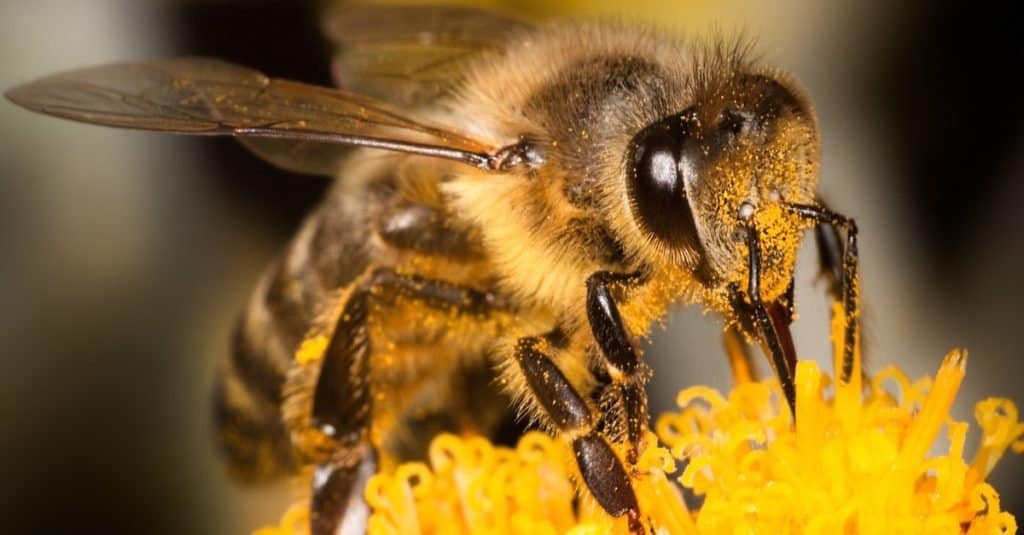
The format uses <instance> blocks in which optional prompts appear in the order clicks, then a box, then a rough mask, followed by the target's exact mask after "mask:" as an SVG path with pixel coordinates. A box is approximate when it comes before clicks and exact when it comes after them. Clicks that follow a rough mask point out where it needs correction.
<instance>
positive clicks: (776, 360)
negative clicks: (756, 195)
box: [733, 225, 796, 416]
mask: <svg viewBox="0 0 1024 535" xmlns="http://www.w3.org/2000/svg"><path fill="white" fill-rule="evenodd" d="M747 248H748V249H749V250H750V254H749V255H748V256H749V258H750V265H749V271H750V275H749V280H748V284H747V298H748V299H749V300H750V309H751V310H750V312H751V314H752V315H753V322H754V326H756V328H757V331H758V332H759V333H760V334H761V341H762V343H763V344H764V347H765V349H766V351H765V352H766V353H767V354H768V356H769V358H770V359H771V363H772V367H773V368H774V369H775V375H776V376H778V378H779V385H780V386H781V387H782V393H783V395H785V396H786V402H787V403H788V404H789V410H790V411H791V413H792V414H793V415H794V416H795V415H796V385H795V384H794V378H795V377H794V376H795V373H796V348H795V346H794V345H793V337H792V335H791V334H790V332H789V321H790V314H789V312H788V308H787V307H786V306H785V305H781V304H779V303H772V304H771V306H770V307H769V306H765V303H764V301H762V300H761V253H760V241H759V240H758V236H757V229H755V228H754V226H753V225H750V226H748V227H747ZM733 293H735V289H734V290H733Z"/></svg>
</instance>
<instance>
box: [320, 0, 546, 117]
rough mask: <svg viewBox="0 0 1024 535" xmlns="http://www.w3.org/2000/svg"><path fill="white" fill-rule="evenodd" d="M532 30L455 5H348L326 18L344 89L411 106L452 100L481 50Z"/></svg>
mask: <svg viewBox="0 0 1024 535" xmlns="http://www.w3.org/2000/svg"><path fill="white" fill-rule="evenodd" d="M529 28H530V25H529V24H527V23H525V22H523V21H519V20H516V19H513V18H509V17H504V16H501V15H497V14H494V13H490V12H486V11H479V10H475V9H471V8H464V7H452V6H343V7H339V8H337V9H334V10H331V11H329V12H328V13H327V15H326V16H325V17H324V19H323V29H324V33H325V34H326V35H327V38H328V39H329V40H330V41H331V42H332V43H334V44H335V45H336V46H337V47H338V51H337V53H336V54H335V58H334V73H335V81H336V82H337V83H338V85H339V86H340V87H345V88H348V89H352V90H353V91H357V92H359V93H364V94H367V95H373V96H375V97H377V98H381V99H384V100H387V101H389V102H393V103H395V104H400V105H406V106H411V105H419V104H423V103H425V102H429V101H431V100H434V99H436V98H438V97H439V96H441V95H443V94H445V93H446V92H448V91H449V90H450V89H451V88H452V87H453V86H454V85H455V84H456V83H457V82H458V81H459V80H460V79H461V77H462V76H463V75H464V73H465V69H466V67H467V66H468V65H469V64H470V62H471V61H472V60H473V59H474V58H476V57H477V56H478V55H480V53H481V52H484V51H496V50H501V49H503V48H504V46H505V44H506V43H507V42H508V39H509V37H510V36H512V35H515V34H517V33H522V32H525V31H527V30H529Z"/></svg>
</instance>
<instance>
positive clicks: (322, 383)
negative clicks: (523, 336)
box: [309, 269, 495, 535]
mask: <svg viewBox="0 0 1024 535" xmlns="http://www.w3.org/2000/svg"><path fill="white" fill-rule="evenodd" d="M399 296H401V297H406V298H410V299H418V300H421V301H422V302H423V303H424V304H425V305H427V306H430V307H433V308H439V309H448V310H453V309H458V310H460V311H462V312H466V313H474V314H483V313H486V312H487V311H488V310H491V308H492V306H494V305H495V298H494V296H493V295H492V294H489V293H486V292H481V291H478V290H475V289H472V288H466V287H462V286H457V285H454V284H450V283H446V282H443V281H437V280H432V279H425V278H422V277H418V276H415V275H399V274H397V273H395V272H394V271H393V270H391V269H376V270H374V271H372V272H370V273H369V274H368V275H367V276H364V277H363V279H362V280H361V282H358V283H356V284H355V286H354V287H353V288H352V290H351V292H350V293H349V295H348V299H347V300H346V301H345V304H344V307H343V308H342V310H341V312H340V314H339V315H338V320H337V323H336V325H335V327H334V332H333V333H332V334H331V337H330V340H329V342H328V343H327V346H326V349H325V352H324V354H323V357H322V361H323V362H322V364H321V366H320V374H319V377H318V379H317V381H316V386H315V388H314V391H313V400H312V401H313V405H312V411H311V414H310V420H309V424H310V425H311V426H312V427H314V428H316V429H318V430H319V431H320V433H322V434H323V435H324V436H326V437H327V439H329V440H328V443H329V444H330V445H331V449H333V451H332V453H331V454H330V455H329V458H328V459H327V460H326V461H324V462H321V463H320V464H319V465H318V466H317V469H316V472H315V475H314V480H313V499H312V501H311V504H310V507H311V510H310V528H311V532H312V534H313V535H327V534H331V535H334V534H336V533H362V532H363V531H364V530H365V520H366V518H367V514H368V509H367V506H366V503H365V501H364V500H363V497H362V490H363V488H364V487H365V485H366V480H367V479H368V478H369V475H372V474H373V472H374V471H375V469H376V452H375V451H374V448H373V446H372V445H371V443H370V440H369V428H370V425H371V423H372V409H373V407H372V398H371V395H370V384H369V372H370V363H369V360H370V359H369V356H370V341H369V333H368V329H367V320H368V319H369V314H370V311H371V309H373V307H372V305H373V304H375V303H374V302H376V301H384V300H387V299H393V298H396V297H399ZM373 310H375V309H373ZM348 526H351V527H348ZM341 528H345V529H350V530H354V531H344V530H342V531H339V529H341Z"/></svg>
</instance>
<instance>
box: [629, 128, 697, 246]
mask: <svg viewBox="0 0 1024 535" xmlns="http://www.w3.org/2000/svg"><path fill="white" fill-rule="evenodd" d="M692 127H693V120H692V114H691V113H687V112H684V113H682V114H679V115H672V116H669V117H666V118H664V119H662V120H660V121H658V122H656V123H653V124H651V125H649V126H648V127H647V128H644V129H643V130H641V131H640V133H639V134H637V135H636V137H634V138H633V141H632V142H631V144H630V150H631V160H630V164H631V165H630V166H629V171H628V172H629V177H628V184H627V192H628V195H629V200H630V204H631V205H632V208H633V216H634V217H635V218H636V219H637V222H638V223H639V224H640V226H641V227H642V228H644V229H645V230H647V231H648V232H650V233H651V234H653V235H654V236H655V237H657V238H658V239H660V240H661V241H662V242H664V243H666V244H667V245H670V246H672V247H688V248H692V249H697V248H698V247H699V240H698V237H697V228H696V225H695V223H694V221H693V212H692V211H691V209H690V202H689V199H688V198H687V196H686V182H687V181H695V180H696V179H697V177H696V176H695V175H696V172H695V169H696V166H695V165H694V163H695V162H693V161H690V160H691V158H692V157H691V156H690V155H691V154H692V153H693V152H694V151H692V150H686V149H687V147H688V146H689V145H692V141H691V139H690V137H691V134H690V131H691V129H692ZM697 152H699V151H697Z"/></svg>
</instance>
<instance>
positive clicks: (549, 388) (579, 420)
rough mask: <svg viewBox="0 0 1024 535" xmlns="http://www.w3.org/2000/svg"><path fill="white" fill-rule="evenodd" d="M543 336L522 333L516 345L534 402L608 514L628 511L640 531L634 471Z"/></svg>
mask: <svg viewBox="0 0 1024 535" xmlns="http://www.w3.org/2000/svg"><path fill="white" fill-rule="evenodd" d="M545 344H546V341H545V340H543V339H541V338H539V337H527V338H521V339H520V340H519V342H518V343H517V344H516V349H515V359H516V362H517V363H518V364H519V369H520V371H522V373H523V376H524V378H525V379H526V384H527V385H528V386H529V391H530V392H529V393H530V394H531V395H532V399H533V401H535V402H536V403H537V405H539V408H540V409H542V411H543V413H544V414H543V416H545V417H546V420H547V421H548V422H549V423H550V426H551V428H552V431H553V432H555V433H556V434H557V435H559V436H560V437H562V438H563V439H565V440H566V441H568V442H569V443H570V445H571V446H572V451H573V454H574V455H575V457H576V464H577V465H578V466H579V469H580V475H581V476H582V478H583V483H584V484H586V486H587V488H588V489H590V493H591V495H593V497H594V499H595V500H597V503H598V504H600V505H601V507H602V508H603V509H604V510H605V511H607V512H608V514H610V515H612V516H615V517H619V516H622V515H628V516H629V522H630V529H631V530H632V531H633V532H634V533H641V532H642V531H643V527H642V525H641V524H640V516H639V507H638V505H637V500H636V494H635V493H634V492H633V486H632V484H631V483H630V479H629V474H628V472H626V469H625V468H624V467H623V466H622V463H621V462H620V461H619V458H618V456H616V455H615V451H614V450H612V447H611V445H610V444H609V443H608V441H607V440H605V439H604V437H602V436H601V435H600V433H598V431H597V429H596V428H595V424H596V423H597V420H598V418H597V416H596V415H594V414H593V412H592V410H591V408H590V406H589V405H588V404H587V402H586V401H585V400H584V399H583V396H581V395H580V393H579V391H578V390H577V389H576V388H575V387H574V386H573V385H572V383H570V382H569V379H568V378H566V376H565V374H564V373H562V370H560V369H559V368H558V366H557V365H555V363H554V362H553V361H552V360H551V358H550V357H549V356H548V355H547V354H545V353H544V352H543V351H542V349H543V347H544V345H545Z"/></svg>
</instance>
